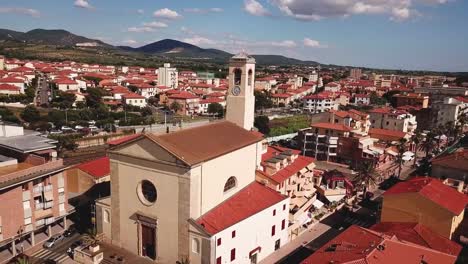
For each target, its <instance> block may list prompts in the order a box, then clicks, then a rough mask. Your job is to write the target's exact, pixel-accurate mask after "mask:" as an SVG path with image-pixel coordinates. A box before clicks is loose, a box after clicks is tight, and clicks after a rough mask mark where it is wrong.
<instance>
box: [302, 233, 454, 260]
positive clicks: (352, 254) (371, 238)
mask: <svg viewBox="0 0 468 264" xmlns="http://www.w3.org/2000/svg"><path fill="white" fill-rule="evenodd" d="M422 259H424V261H425V263H429V264H432V263H437V264H439V263H440V264H442V263H444V264H445V263H447V264H448V263H455V261H456V256H453V255H449V254H445V253H442V252H439V251H436V250H434V249H430V248H427V247H423V246H420V245H417V244H413V243H410V242H407V241H404V240H400V239H399V238H398V237H397V236H389V235H385V234H381V233H378V232H375V231H372V230H369V229H365V228H362V227H358V226H354V225H353V226H351V227H349V228H348V229H346V230H345V231H344V232H343V233H341V234H340V235H338V236H337V237H335V238H334V239H332V240H331V241H329V242H328V243H326V244H325V245H324V246H323V247H321V248H320V249H318V250H317V251H315V252H314V253H313V254H312V255H310V256H309V257H308V258H307V259H305V260H304V261H303V262H301V263H302V264H330V263H348V264H351V263H352V264H395V263H422V262H421V260H422Z"/></svg>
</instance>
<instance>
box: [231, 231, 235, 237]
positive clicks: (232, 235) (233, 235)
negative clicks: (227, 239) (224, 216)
mask: <svg viewBox="0 0 468 264" xmlns="http://www.w3.org/2000/svg"><path fill="white" fill-rule="evenodd" d="M231 237H232V238H235V237H236V230H233V231H232V233H231Z"/></svg>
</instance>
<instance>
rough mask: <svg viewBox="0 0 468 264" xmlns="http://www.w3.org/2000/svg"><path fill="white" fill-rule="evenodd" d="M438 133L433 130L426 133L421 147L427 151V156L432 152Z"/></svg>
mask: <svg viewBox="0 0 468 264" xmlns="http://www.w3.org/2000/svg"><path fill="white" fill-rule="evenodd" d="M435 137H436V134H435V133H433V132H429V133H427V135H426V138H425V140H424V141H423V143H422V145H421V148H422V149H423V150H424V151H425V152H426V157H427V156H428V155H429V152H431V151H432V150H433V149H434V147H435V144H434V140H435Z"/></svg>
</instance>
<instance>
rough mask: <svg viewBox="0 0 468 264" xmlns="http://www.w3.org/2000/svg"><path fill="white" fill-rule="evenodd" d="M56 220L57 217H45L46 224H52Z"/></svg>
mask: <svg viewBox="0 0 468 264" xmlns="http://www.w3.org/2000/svg"><path fill="white" fill-rule="evenodd" d="M54 222H55V217H49V218H46V219H45V224H46V225H50V224H52V223H54Z"/></svg>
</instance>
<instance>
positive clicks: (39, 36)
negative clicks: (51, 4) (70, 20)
mask: <svg viewBox="0 0 468 264" xmlns="http://www.w3.org/2000/svg"><path fill="white" fill-rule="evenodd" d="M0 41H19V42H23V43H24V42H25V43H30V44H43V45H55V46H77V44H83V43H93V44H94V45H95V48H106V49H108V50H111V51H114V52H119V51H125V52H129V53H143V54H150V55H156V56H164V57H177V58H187V59H203V60H210V61H213V62H225V61H226V60H227V59H229V58H230V57H231V56H232V54H230V53H228V52H226V51H222V50H219V49H204V48H200V47H198V46H195V45H192V44H189V43H185V42H182V41H177V40H172V39H163V40H160V41H156V42H154V43H150V44H147V45H144V46H141V47H137V48H132V47H128V46H113V45H110V44H107V43H105V42H103V41H100V40H96V39H90V38H86V37H83V36H78V35H75V34H73V33H71V32H68V31H66V30H63V29H53V30H50V29H33V30H31V31H28V32H19V31H14V30H9V29H0ZM253 57H255V59H256V60H257V63H258V64H264V65H293V64H307V65H314V66H315V65H318V64H319V63H317V62H315V61H301V60H298V59H293V58H288V57H285V56H281V55H253Z"/></svg>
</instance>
